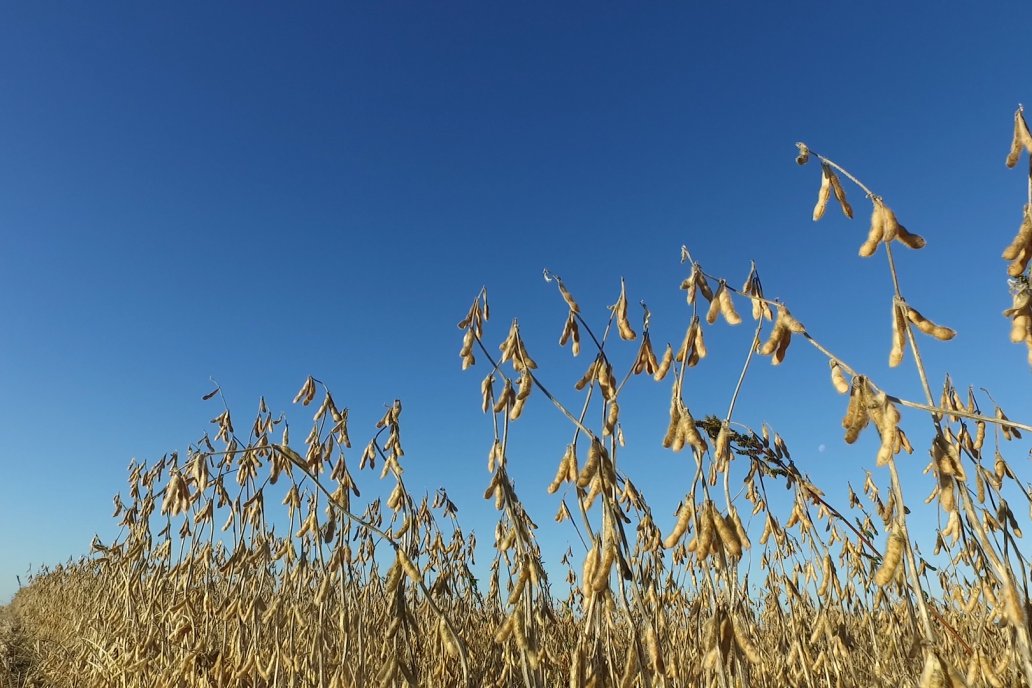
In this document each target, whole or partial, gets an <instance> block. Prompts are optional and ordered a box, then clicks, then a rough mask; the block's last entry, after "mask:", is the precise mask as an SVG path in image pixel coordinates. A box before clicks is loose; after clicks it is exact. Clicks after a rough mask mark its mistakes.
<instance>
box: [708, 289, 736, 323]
mask: <svg viewBox="0 0 1032 688" xmlns="http://www.w3.org/2000/svg"><path fill="white" fill-rule="evenodd" d="M718 314H719V315H722V316H724V320H726V321H727V324H728V325H738V324H740V323H741V322H742V316H740V315H738V312H737V311H736V310H735V304H734V302H733V301H732V300H731V292H730V290H728V288H727V283H726V282H725V281H724V280H720V282H718V283H717V291H716V293H715V294H714V295H713V300H712V301H710V305H709V310H708V311H707V312H706V322H708V323H709V324H710V325H712V324H713V323H715V322H716V321H717V315H718Z"/></svg>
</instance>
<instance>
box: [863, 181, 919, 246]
mask: <svg viewBox="0 0 1032 688" xmlns="http://www.w3.org/2000/svg"><path fill="white" fill-rule="evenodd" d="M893 239H895V240H896V241H899V242H900V243H901V244H903V245H904V246H906V247H908V248H913V249H918V248H924V246H925V243H926V242H925V240H924V238H922V237H921V236H919V235H917V234H913V233H911V232H909V231H907V228H906V227H904V226H903V225H901V224H900V223H899V220H897V219H896V213H894V212H892V209H890V208H889V207H888V206H887V205H885V203H883V202H882V199H881V198H879V197H877V196H875V197H874V198H873V208H872V210H871V229H870V231H869V232H868V234H867V240H866V241H865V242H864V243H863V245H861V246H860V256H861V257H863V258H869V257H870V256H873V255H874V252H875V251H876V250H877V248H878V244H879V243H886V244H887V243H889V242H891V241H892V240H893Z"/></svg>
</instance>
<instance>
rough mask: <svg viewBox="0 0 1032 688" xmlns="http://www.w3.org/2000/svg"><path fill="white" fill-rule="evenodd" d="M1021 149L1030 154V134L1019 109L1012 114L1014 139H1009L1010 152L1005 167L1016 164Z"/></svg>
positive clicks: (1031, 148) (1031, 149)
mask: <svg viewBox="0 0 1032 688" xmlns="http://www.w3.org/2000/svg"><path fill="white" fill-rule="evenodd" d="M1022 149H1024V150H1025V151H1027V152H1028V153H1030V154H1032V134H1030V133H1029V130H1028V124H1027V123H1026V122H1025V116H1024V113H1023V112H1022V109H1021V108H1020V107H1019V108H1018V109H1017V110H1016V111H1015V112H1014V138H1012V139H1011V147H1010V152H1009V153H1008V154H1007V167H1014V166H1015V165H1017V164H1018V158H1020V157H1021V151H1022Z"/></svg>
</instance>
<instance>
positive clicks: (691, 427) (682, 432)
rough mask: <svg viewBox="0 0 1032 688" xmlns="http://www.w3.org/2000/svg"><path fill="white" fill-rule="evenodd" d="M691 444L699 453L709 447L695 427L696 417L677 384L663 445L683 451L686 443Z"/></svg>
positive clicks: (671, 402)
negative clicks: (682, 398) (680, 393)
mask: <svg viewBox="0 0 1032 688" xmlns="http://www.w3.org/2000/svg"><path fill="white" fill-rule="evenodd" d="M685 444H688V445H690V446H691V447H692V448H693V449H694V450H695V451H696V452H697V453H698V454H700V455H701V454H705V453H706V450H707V448H708V446H707V444H706V440H704V439H703V438H702V435H701V434H700V433H699V430H698V428H696V427H695V418H693V417H692V414H691V412H690V411H689V410H688V408H687V407H686V406H685V405H684V402H682V401H681V397H680V395H679V394H677V390H676V386H675V390H674V394H673V396H672V398H671V400H670V424H669V425H668V426H667V432H666V435H665V436H664V437H663V446H664V447H666V448H667V449H673V450H674V451H675V452H677V451H681V449H683V448H684V445H685Z"/></svg>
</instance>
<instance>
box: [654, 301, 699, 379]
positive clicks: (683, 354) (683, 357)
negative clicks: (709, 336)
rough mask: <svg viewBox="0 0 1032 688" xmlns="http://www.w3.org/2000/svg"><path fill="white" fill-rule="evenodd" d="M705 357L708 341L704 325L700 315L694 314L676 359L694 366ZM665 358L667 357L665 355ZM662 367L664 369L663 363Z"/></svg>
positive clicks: (690, 366)
mask: <svg viewBox="0 0 1032 688" xmlns="http://www.w3.org/2000/svg"><path fill="white" fill-rule="evenodd" d="M703 358H706V342H705V340H704V339H703V336H702V325H701V324H700V322H699V316H697V315H693V316H692V321H691V323H689V325H688V329H687V330H686V331H685V333H684V341H683V342H681V348H680V349H678V350H677V355H676V356H675V357H674V360H675V361H677V362H678V363H684V364H685V365H687V366H688V367H689V368H692V367H694V366H695V365H697V364H698V362H699V361H700V360H702V359H703ZM665 360H666V357H665V356H664V361H665ZM660 369H662V365H661V366H660ZM657 379H658V378H657Z"/></svg>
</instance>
